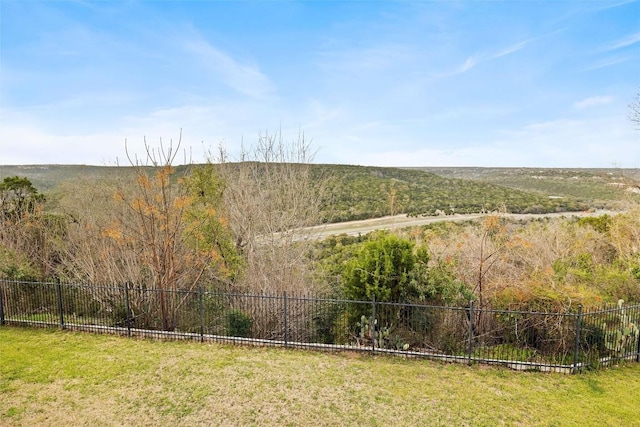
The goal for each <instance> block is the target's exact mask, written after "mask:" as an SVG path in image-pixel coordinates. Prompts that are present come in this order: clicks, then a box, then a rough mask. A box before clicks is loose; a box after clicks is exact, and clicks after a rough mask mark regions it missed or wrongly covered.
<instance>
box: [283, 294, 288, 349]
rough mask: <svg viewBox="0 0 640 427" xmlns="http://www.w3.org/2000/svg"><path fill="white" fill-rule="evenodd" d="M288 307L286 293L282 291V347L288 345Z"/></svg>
mask: <svg viewBox="0 0 640 427" xmlns="http://www.w3.org/2000/svg"><path fill="white" fill-rule="evenodd" d="M288 311H289V307H288V304H287V291H284V346H285V347H286V346H287V345H288V344H289V313H288Z"/></svg>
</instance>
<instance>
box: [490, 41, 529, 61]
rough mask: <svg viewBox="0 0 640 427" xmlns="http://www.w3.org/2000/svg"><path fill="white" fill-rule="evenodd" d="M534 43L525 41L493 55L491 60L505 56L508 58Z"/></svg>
mask: <svg viewBox="0 0 640 427" xmlns="http://www.w3.org/2000/svg"><path fill="white" fill-rule="evenodd" d="M532 41H533V39H528V40H523V41H521V42H520V43H516V44H514V45H511V46H508V47H506V48H504V49H502V50H500V51H498V52H496V53H494V54H492V55H491V56H490V59H497V58H501V57H503V56H507V55H511V54H512V53H516V52H518V51H519V50H522V49H524V47H525V46H526V45H528V44H529V43H531V42H532Z"/></svg>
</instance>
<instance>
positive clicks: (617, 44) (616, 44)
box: [602, 31, 640, 52]
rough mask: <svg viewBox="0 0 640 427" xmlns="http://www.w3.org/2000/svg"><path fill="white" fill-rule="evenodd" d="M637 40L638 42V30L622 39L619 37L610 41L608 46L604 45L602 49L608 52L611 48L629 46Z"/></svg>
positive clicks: (639, 33) (639, 34)
mask: <svg viewBox="0 0 640 427" xmlns="http://www.w3.org/2000/svg"><path fill="white" fill-rule="evenodd" d="M638 42H640V31H639V32H637V33H634V34H630V35H628V36H626V37H624V38H622V39H619V40H617V41H615V42H613V43H611V44H610V45H609V46H605V47H604V48H603V49H602V50H603V51H605V52H608V51H612V50H617V49H621V48H624V47H627V46H631V45H634V44H636V43H638Z"/></svg>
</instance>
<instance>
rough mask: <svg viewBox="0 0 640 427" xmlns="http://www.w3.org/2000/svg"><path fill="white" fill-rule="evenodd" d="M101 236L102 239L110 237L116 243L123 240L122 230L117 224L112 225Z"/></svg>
mask: <svg viewBox="0 0 640 427" xmlns="http://www.w3.org/2000/svg"><path fill="white" fill-rule="evenodd" d="M101 234H102V237H108V238H110V239H113V240H115V241H120V240H122V230H121V229H120V228H118V226H117V225H115V224H112V225H111V227H109V228H105V229H104V230H103V231H102V233H101Z"/></svg>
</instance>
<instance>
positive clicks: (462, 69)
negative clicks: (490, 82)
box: [458, 56, 478, 74]
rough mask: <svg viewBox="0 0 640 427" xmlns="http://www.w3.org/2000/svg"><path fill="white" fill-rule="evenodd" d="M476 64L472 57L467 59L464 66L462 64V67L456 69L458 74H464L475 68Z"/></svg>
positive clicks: (476, 61)
mask: <svg viewBox="0 0 640 427" xmlns="http://www.w3.org/2000/svg"><path fill="white" fill-rule="evenodd" d="M477 63H478V60H477V59H476V58H475V57H473V56H470V57H468V58H467V60H466V61H465V62H464V64H462V66H460V68H458V74H462V73H466V72H467V71H469V70H470V69H472V68H473V67H475V66H476V64H477Z"/></svg>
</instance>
